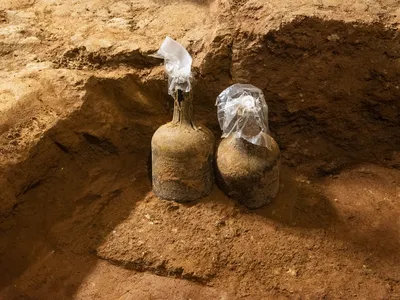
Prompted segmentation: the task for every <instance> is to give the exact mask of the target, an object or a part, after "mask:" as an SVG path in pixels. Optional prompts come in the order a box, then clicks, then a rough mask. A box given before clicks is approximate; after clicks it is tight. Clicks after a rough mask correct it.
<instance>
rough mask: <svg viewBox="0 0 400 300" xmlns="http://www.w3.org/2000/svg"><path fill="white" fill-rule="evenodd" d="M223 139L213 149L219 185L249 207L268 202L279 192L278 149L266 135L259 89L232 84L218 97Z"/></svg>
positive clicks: (266, 123)
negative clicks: (216, 147)
mask: <svg viewBox="0 0 400 300" xmlns="http://www.w3.org/2000/svg"><path fill="white" fill-rule="evenodd" d="M217 106H218V120H219V123H220V127H221V129H222V130H223V135H222V137H223V140H222V141H221V143H220V144H219V146H218V149H217V152H216V176H217V184H218V186H219V187H220V188H221V189H222V190H223V191H224V192H225V193H226V194H227V195H228V196H229V197H231V198H233V199H236V200H237V201H239V202H240V203H242V204H243V205H245V206H247V207H248V208H258V207H261V206H263V205H265V204H268V203H269V202H271V201H272V200H273V199H274V198H275V197H276V195H277V194H278V191H279V168H280V151H279V147H278V144H277V143H276V142H275V140H274V139H273V138H272V137H271V136H270V135H269V130H268V106H267V104H266V102H265V99H264V95H263V93H262V91H261V90H260V89H258V88H256V87H255V86H252V85H249V84H234V85H232V86H230V87H229V88H227V89H226V90H224V91H223V92H222V93H221V94H220V95H219V96H218V98H217Z"/></svg>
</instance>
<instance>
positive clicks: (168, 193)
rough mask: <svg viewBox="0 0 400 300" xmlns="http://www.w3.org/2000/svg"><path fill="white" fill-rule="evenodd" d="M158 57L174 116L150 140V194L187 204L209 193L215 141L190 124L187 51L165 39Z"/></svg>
mask: <svg viewBox="0 0 400 300" xmlns="http://www.w3.org/2000/svg"><path fill="white" fill-rule="evenodd" d="M157 57H161V58H163V59H164V60H165V69H166V72H167V74H168V82H169V86H168V93H169V94H170V95H171V96H172V97H174V113H173V117H172V121H171V122H169V123H167V124H165V125H163V126H161V127H160V128H158V129H157V131H156V132H155V133H154V135H153V138H152V140H151V151H152V185H153V192H154V194H155V195H157V196H158V197H159V198H161V199H166V200H174V201H177V202H189V201H193V200H197V199H200V198H202V197H204V196H207V195H208V194H210V192H211V189H212V187H213V183H214V173H213V165H214V149H215V140H214V136H213V134H212V133H211V131H210V130H208V129H207V128H206V127H205V126H198V125H197V124H195V123H194V120H193V105H192V94H191V91H190V89H191V87H190V77H191V65H192V58H191V56H190V55H189V53H188V52H187V50H186V49H185V48H184V47H183V46H182V45H180V44H179V43H177V42H176V41H174V40H172V39H171V38H168V37H167V38H166V39H165V40H164V42H163V44H162V45H161V47H160V50H158V52H157Z"/></svg>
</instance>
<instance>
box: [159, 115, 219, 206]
mask: <svg viewBox="0 0 400 300" xmlns="http://www.w3.org/2000/svg"><path fill="white" fill-rule="evenodd" d="M151 147H152V179H153V192H154V193H155V194H156V195H157V196H158V197H160V198H162V199H166V200H174V201H177V202H188V201H193V200H196V199H199V198H202V197H204V196H207V195H208V194H210V192H211V190H212V186H213V182H214V176H213V155H214V137H213V135H212V133H211V132H210V131H209V130H208V129H207V128H197V129H194V128H191V127H184V128H181V127H180V126H179V125H174V124H173V123H172V122H171V123H168V124H165V125H163V126H161V127H160V128H159V129H158V130H157V131H156V132H155V133H154V135H153V138H152V142H151Z"/></svg>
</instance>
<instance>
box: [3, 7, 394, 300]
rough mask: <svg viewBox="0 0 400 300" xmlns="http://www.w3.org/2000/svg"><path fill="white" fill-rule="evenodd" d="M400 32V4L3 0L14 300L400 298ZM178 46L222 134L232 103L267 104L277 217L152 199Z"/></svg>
mask: <svg viewBox="0 0 400 300" xmlns="http://www.w3.org/2000/svg"><path fill="white" fill-rule="evenodd" d="M399 27H400V4H399V2H398V1H397V0H380V1H361V0H354V1H342V0H315V1H311V0H301V1H294V0H293V1H292V0H286V1H278V0H272V1H268V2H266V1H262V0H231V1H228V0H214V1H189V0H187V1H183V0H182V1H162V0H151V1H147V0H146V1H145V0H136V1H133V0H122V1H111V0H77V1H62V0H36V1H34V0H5V1H4V0H2V1H1V3H0V55H1V60H0V299H6V300H8V299H349V298H352V299H399V298H400V264H399V262H400V250H399V249H400V115H399V110H400V35H399ZM166 35H169V36H171V37H173V38H175V39H177V40H178V41H179V42H181V43H182V44H183V45H184V46H185V47H187V49H188V50H189V52H190V53H191V54H192V56H193V58H194V62H193V71H194V89H193V95H194V106H195V111H196V117H197V121H198V122H199V123H203V124H205V125H206V126H207V127H208V128H210V129H211V130H212V131H213V133H214V134H215V136H216V137H217V138H218V137H219V136H220V134H221V132H220V129H219V127H218V122H217V118H216V109H215V106H214V103H215V99H216V96H217V95H218V94H219V93H220V92H221V91H222V90H223V89H224V88H226V87H227V86H228V85H230V84H232V83H234V82H243V83H251V84H254V85H256V86H257V87H259V88H261V89H262V90H263V91H264V93H265V96H266V101H267V103H268V106H269V127H270V129H271V131H272V135H273V137H274V138H275V139H276V141H277V143H278V144H279V146H280V148H281V154H282V169H281V186H280V193H279V194H278V197H277V199H275V201H274V202H273V203H271V204H270V205H268V206H266V207H264V208H261V209H257V210H248V209H246V208H245V207H243V206H241V205H240V204H238V203H236V202H235V201H233V200H231V199H229V198H228V197H226V196H225V195H224V194H223V193H222V192H221V191H220V190H219V189H218V188H217V187H216V186H215V187H214V190H213V192H212V193H211V195H210V196H208V197H206V198H204V199H202V200H199V201H196V202H194V203H190V204H177V203H174V202H168V201H162V200H160V199H157V198H156V197H155V196H154V195H153V194H152V192H151V181H150V178H151V174H150V166H151V161H150V140H151V136H152V134H153V133H154V131H155V130H156V129H157V128H158V127H159V126H160V125H162V124H164V123H165V122H167V121H169V120H170V119H171V118H172V104H173V103H172V99H171V98H170V97H169V96H168V95H167V81H166V78H165V74H164V71H163V66H162V64H161V62H160V61H158V60H156V59H155V58H152V57H149V56H148V54H151V53H154V52H155V51H156V50H157V49H158V47H159V45H160V44H161V42H162V40H163V39H164V38H165V36H166Z"/></svg>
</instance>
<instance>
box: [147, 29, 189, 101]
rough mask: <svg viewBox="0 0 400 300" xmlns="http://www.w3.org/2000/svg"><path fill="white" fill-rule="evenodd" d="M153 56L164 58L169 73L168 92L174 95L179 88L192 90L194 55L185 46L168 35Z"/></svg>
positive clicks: (186, 90) (187, 90) (185, 90)
mask: <svg viewBox="0 0 400 300" xmlns="http://www.w3.org/2000/svg"><path fill="white" fill-rule="evenodd" d="M152 56H154V57H157V58H162V59H164V64H165V70H166V72H167V74H168V94H170V95H171V96H174V95H175V92H176V91H177V90H182V91H184V92H186V93H187V92H189V91H190V90H191V84H190V79H191V76H192V72H191V68H192V57H191V56H190V54H189V52H187V50H186V49H185V47H183V46H182V45H181V44H179V43H178V42H176V41H175V40H173V39H171V38H170V37H168V36H167V37H166V38H165V40H164V42H163V43H162V45H161V47H160V49H159V50H158V51H157V53H156V54H153V55H152Z"/></svg>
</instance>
